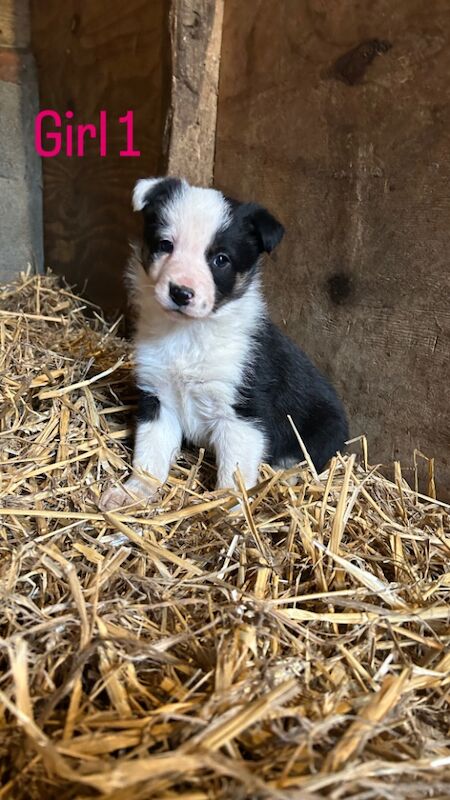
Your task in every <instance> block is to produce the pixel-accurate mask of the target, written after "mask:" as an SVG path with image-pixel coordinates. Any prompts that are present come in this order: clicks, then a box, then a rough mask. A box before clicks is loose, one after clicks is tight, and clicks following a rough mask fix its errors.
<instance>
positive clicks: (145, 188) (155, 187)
mask: <svg viewBox="0 0 450 800" xmlns="http://www.w3.org/2000/svg"><path fill="white" fill-rule="evenodd" d="M183 183H184V181H182V180H180V178H141V179H140V180H139V181H138V182H137V183H136V186H135V187H134V189H133V209H134V211H144V210H145V209H146V208H147V206H153V205H154V204H155V203H158V202H163V201H164V200H168V199H169V197H170V195H172V194H173V193H174V192H176V191H180V190H181V188H182V186H183Z"/></svg>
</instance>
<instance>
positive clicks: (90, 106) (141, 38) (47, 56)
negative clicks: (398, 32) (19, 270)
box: [31, 0, 170, 312]
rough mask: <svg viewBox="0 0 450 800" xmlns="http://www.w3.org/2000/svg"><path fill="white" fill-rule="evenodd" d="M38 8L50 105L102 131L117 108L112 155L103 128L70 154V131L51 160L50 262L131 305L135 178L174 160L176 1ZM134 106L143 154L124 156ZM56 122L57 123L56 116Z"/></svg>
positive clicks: (106, 298) (38, 46)
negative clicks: (170, 113)
mask: <svg viewBox="0 0 450 800" xmlns="http://www.w3.org/2000/svg"><path fill="white" fill-rule="evenodd" d="M31 10H32V41H33V50H34V53H35V57H36V60H37V65H38V71H39V90H40V107H41V109H50V110H56V111H57V112H58V113H60V114H62V115H64V113H65V111H66V110H69V111H72V112H73V118H72V119H71V120H70V122H71V124H73V126H76V125H77V124H94V125H96V126H97V130H98V126H99V114H100V111H106V113H107V156H106V157H101V156H100V155H99V138H98V135H97V139H90V138H89V137H87V138H86V146H85V155H84V156H83V157H79V156H77V154H76V151H75V152H74V155H73V156H72V157H67V156H66V155H65V154H64V148H65V147H66V140H65V139H64V138H63V140H62V148H63V151H62V153H61V155H58V156H55V157H51V158H44V159H43V173H44V245H45V258H46V266H47V267H50V268H51V269H53V270H54V271H55V272H57V273H58V274H63V275H64V276H65V277H66V278H67V280H68V281H69V282H70V283H71V284H74V285H76V286H77V287H78V288H79V289H80V290H82V291H83V292H84V294H85V295H86V296H87V297H89V298H90V299H91V300H93V301H94V302H97V303H99V304H100V305H101V306H103V308H104V309H105V310H106V311H107V312H108V311H114V310H116V309H117V308H118V307H121V306H123V302H124V288H123V282H122V275H123V269H124V264H125V262H126V259H127V256H128V252H129V245H128V241H129V238H130V237H131V238H132V237H133V236H134V235H135V233H137V231H138V220H137V219H135V216H136V215H133V213H132V211H131V205H130V201H131V190H132V187H133V184H134V182H135V180H136V179H137V178H139V177H142V176H143V175H153V174H158V173H161V171H162V170H163V165H164V154H163V144H164V124H165V118H166V111H167V102H168V96H169V93H170V47H169V46H168V36H169V32H168V21H167V19H168V12H169V3H168V2H166V0H128V2H126V3H123V2H122V0H89V2H88V0H65V2H64V3H61V2H60V0H46V2H45V3H43V2H41V0H31ZM128 110H132V111H133V121H134V147H135V148H136V149H138V150H139V151H140V153H141V155H140V157H124V156H120V155H119V152H120V150H123V149H124V147H125V139H126V134H125V128H124V125H123V124H122V125H120V124H118V118H119V116H123V115H124V114H125V113H126V112H127V111H128ZM64 122H65V120H64V118H63V123H64ZM46 130H48V131H49V132H53V131H54V130H55V128H54V127H53V125H52V123H51V124H49V125H48V127H46ZM62 130H63V131H64V130H65V125H63V126H62ZM74 131H75V132H76V128H75V127H74ZM74 141H75V143H76V133H75V136H74ZM45 146H46V147H47V143H46V144H45Z"/></svg>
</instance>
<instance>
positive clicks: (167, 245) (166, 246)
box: [158, 239, 173, 253]
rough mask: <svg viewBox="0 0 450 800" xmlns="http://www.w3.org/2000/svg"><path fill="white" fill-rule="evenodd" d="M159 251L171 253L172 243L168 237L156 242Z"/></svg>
mask: <svg viewBox="0 0 450 800" xmlns="http://www.w3.org/2000/svg"><path fill="white" fill-rule="evenodd" d="M158 250H159V252H160V253H173V244H172V242H171V241H169V239H161V240H160V242H159V244H158Z"/></svg>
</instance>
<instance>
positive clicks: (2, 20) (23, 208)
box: [0, 0, 43, 281]
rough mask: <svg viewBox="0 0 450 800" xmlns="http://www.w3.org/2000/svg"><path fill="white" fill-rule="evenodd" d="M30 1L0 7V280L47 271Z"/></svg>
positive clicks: (4, 0)
mask: <svg viewBox="0 0 450 800" xmlns="http://www.w3.org/2000/svg"><path fill="white" fill-rule="evenodd" d="M29 11H30V9H29V4H28V0H2V2H1V3H0V280H2V281H7V280H9V279H11V278H12V277H13V276H15V275H16V274H17V273H18V272H20V271H21V270H26V269H27V266H28V264H29V265H30V266H31V267H32V268H35V269H42V262H43V253H42V240H43V234H42V174H41V164H40V160H39V158H38V156H37V154H36V152H35V150H34V141H33V121H34V115H35V114H36V113H37V109H38V87H37V79H36V65H35V62H34V59H33V56H32V53H31V50H30V17H29Z"/></svg>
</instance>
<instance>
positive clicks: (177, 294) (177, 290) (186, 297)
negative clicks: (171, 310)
mask: <svg viewBox="0 0 450 800" xmlns="http://www.w3.org/2000/svg"><path fill="white" fill-rule="evenodd" d="M169 294H170V296H171V298H172V300H173V302H174V303H176V304H177V306H187V304H188V303H189V301H190V300H192V298H193V297H194V290H193V289H189V286H178V285H177V284H176V283H169Z"/></svg>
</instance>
